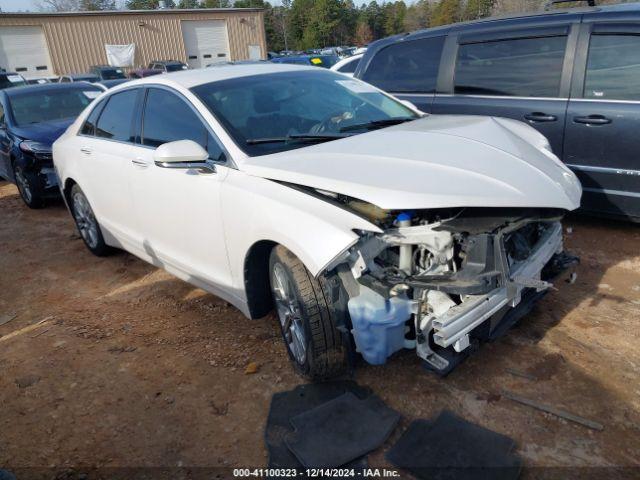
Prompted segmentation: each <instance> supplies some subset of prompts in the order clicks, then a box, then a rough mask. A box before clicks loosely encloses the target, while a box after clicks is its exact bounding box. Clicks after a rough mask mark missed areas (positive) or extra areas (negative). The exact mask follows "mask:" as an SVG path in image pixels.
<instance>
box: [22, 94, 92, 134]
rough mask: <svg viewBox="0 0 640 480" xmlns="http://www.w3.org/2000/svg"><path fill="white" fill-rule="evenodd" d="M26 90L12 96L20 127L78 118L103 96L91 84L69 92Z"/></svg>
mask: <svg viewBox="0 0 640 480" xmlns="http://www.w3.org/2000/svg"><path fill="white" fill-rule="evenodd" d="M21 90H22V89H21ZM25 90H26V92H20V93H17V92H16V94H14V95H11V96H10V97H9V103H10V106H11V112H12V113H13V119H14V122H15V124H16V126H18V127H21V126H25V125H30V124H33V123H41V122H51V121H55V120H62V119H66V118H73V117H77V116H78V115H79V114H80V112H82V110H84V108H85V107H86V106H87V105H89V104H90V103H91V101H92V100H93V99H94V98H96V97H97V96H98V95H100V93H102V89H99V88H95V87H93V86H89V85H86V86H84V87H78V88H68V89H67V88H64V89H57V88H56V89H50V90H48V89H45V90H37V91H34V90H30V89H25Z"/></svg>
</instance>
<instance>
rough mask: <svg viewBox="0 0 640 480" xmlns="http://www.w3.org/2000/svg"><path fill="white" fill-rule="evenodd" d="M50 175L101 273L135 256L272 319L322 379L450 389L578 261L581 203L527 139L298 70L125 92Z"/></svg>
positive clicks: (146, 83) (295, 354) (66, 148)
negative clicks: (571, 222)
mask: <svg viewBox="0 0 640 480" xmlns="http://www.w3.org/2000/svg"><path fill="white" fill-rule="evenodd" d="M53 156H54V162H55V166H56V169H57V173H58V175H59V177H60V185H61V189H62V192H63V195H64V198H65V200H66V201H67V204H68V206H69V208H70V211H71V213H72V214H73V217H74V219H75V221H76V224H77V226H78V229H79V231H80V233H81V235H82V238H83V239H84V241H85V243H86V245H87V247H88V248H89V249H90V250H91V251H92V252H93V253H95V254H97V255H105V254H107V253H109V251H110V250H112V248H113V247H117V248H122V249H125V250H127V251H129V252H131V253H133V254H135V255H137V256H139V257H140V258H142V259H144V260H147V261H149V262H151V263H153V264H155V265H158V266H160V267H163V268H165V269H166V270H168V271H169V272H172V273H173V274H175V275H176V276H178V277H180V278H182V279H184V280H186V281H188V282H191V283H192V284H194V285H196V286H198V287H201V288H203V289H205V290H207V291H209V292H212V293H214V294H216V295H218V296H220V297H222V298H223V299H225V300H227V301H229V302H231V303H232V304H234V305H235V306H237V307H238V308H239V309H240V310H241V311H242V312H243V313H244V314H245V315H247V316H248V317H252V318H258V317H262V316H264V315H266V314H267V313H268V312H269V311H271V310H272V309H273V308H274V306H275V308H276V310H277V314H278V316H279V319H280V323H281V326H282V334H283V338H284V340H285V343H286V346H287V349H288V351H289V355H290V357H291V359H292V360H293V362H294V363H295V365H296V366H297V368H298V369H299V371H300V372H302V373H303V374H305V375H308V376H309V377H312V378H326V377H330V376H334V375H337V374H340V373H341V372H343V371H344V370H345V369H346V368H348V366H349V363H350V361H351V360H353V358H354V357H355V354H356V352H357V353H359V354H360V355H361V356H362V357H363V358H364V360H365V361H367V362H369V363H372V364H382V363H385V362H386V361H387V360H388V359H389V357H390V356H391V355H393V354H394V353H395V352H397V351H399V350H401V349H414V350H415V352H416V354H417V355H418V356H419V357H420V358H422V359H423V360H424V362H425V364H426V365H427V366H428V367H429V368H431V369H433V370H436V371H438V372H440V373H447V372H448V371H450V370H451V369H452V368H453V367H454V366H455V365H456V364H457V363H458V362H459V360H460V359H461V358H463V357H464V356H465V355H466V354H467V353H468V352H469V351H470V350H471V349H472V348H473V346H474V345H475V344H477V343H478V342H479V341H481V340H486V339H491V338H494V337H495V336H497V335H499V334H500V333H502V332H503V331H504V330H505V329H506V328H508V327H509V326H510V325H511V324H512V323H514V321H515V320H516V319H517V318H518V317H520V316H522V314H523V313H526V311H527V310H528V309H529V308H530V306H531V304H532V303H533V302H534V301H535V300H537V299H538V298H539V297H540V296H541V295H543V294H544V293H545V292H546V291H547V290H548V289H549V288H550V286H551V284H550V283H548V280H549V278H550V277H551V276H552V275H553V274H554V273H557V272H558V270H559V269H561V268H562V267H563V266H565V265H566V263H567V262H569V261H571V259H570V258H569V257H568V256H567V255H565V254H563V247H562V229H561V225H560V220H561V218H562V216H563V215H564V214H565V213H566V212H568V211H570V210H574V209H576V208H577V207H578V206H579V203H580V196H581V187H580V184H579V182H578V180H577V179H576V177H575V176H574V174H573V173H572V172H571V171H570V170H569V169H567V168H566V167H565V166H564V165H563V164H562V163H561V162H560V161H559V160H558V159H557V158H556V156H555V155H553V153H551V151H550V148H549V144H548V142H547V141H546V139H545V138H544V137H543V136H541V135H540V134H539V133H537V132H536V131H535V130H534V129H533V128H530V127H529V126H527V125H526V124H524V123H520V122H516V121H513V120H506V119H500V118H490V117H470V116H467V117H464V116H436V115H429V116H425V115H423V114H421V113H420V112H418V111H417V110H415V108H412V107H411V105H409V104H405V103H402V102H399V101H398V100H396V99H395V98H393V97H391V96H389V95H387V94H385V93H383V92H381V91H379V90H377V89H376V88H374V87H371V86H370V85H368V84H366V83H363V82H361V81H359V80H352V79H348V78H345V77H344V76H342V75H339V74H336V73H333V72H330V71H327V70H323V69H315V68H307V67H298V66H293V65H291V66H288V65H269V64H265V65H237V66H228V67H225V68H220V69H203V70H194V71H187V72H180V73H175V74H168V75H164V76H162V77H151V78H148V79H144V80H140V81H136V82H130V83H127V84H124V85H122V86H120V87H117V88H114V89H112V90H109V91H108V92H105V93H104V94H102V95H101V97H99V98H98V99H97V100H95V101H94V102H93V104H92V105H91V106H90V107H89V108H88V109H87V110H86V111H85V112H84V113H83V114H82V115H81V116H80V117H79V118H78V119H77V121H76V122H75V123H74V124H73V125H72V126H71V127H70V128H69V129H68V130H67V132H66V133H65V134H64V135H63V136H62V137H61V138H60V139H59V140H58V141H57V142H56V143H55V144H54V147H53ZM212 328H215V326H212Z"/></svg>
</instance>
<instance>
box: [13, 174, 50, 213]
mask: <svg viewBox="0 0 640 480" xmlns="http://www.w3.org/2000/svg"><path fill="white" fill-rule="evenodd" d="M12 167H13V178H15V181H16V186H17V187H18V192H19V193H20V198H22V201H23V202H24V204H25V205H26V206H27V207H29V208H33V209H34V210H37V209H40V208H43V207H44V206H45V204H46V202H45V198H44V185H42V180H40V178H39V177H38V175H37V174H35V173H32V172H28V171H26V170H25V169H24V167H22V166H21V165H16V163H15V162H13V164H12Z"/></svg>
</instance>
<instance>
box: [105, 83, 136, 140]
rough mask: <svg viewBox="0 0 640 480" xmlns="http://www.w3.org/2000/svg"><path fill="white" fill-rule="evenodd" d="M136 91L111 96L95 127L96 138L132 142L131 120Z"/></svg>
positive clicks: (133, 112) (133, 113)
mask: <svg viewBox="0 0 640 480" xmlns="http://www.w3.org/2000/svg"><path fill="white" fill-rule="evenodd" d="M137 96H138V90H137V89H136V90H127V91H125V92H122V93H116V94H114V95H111V96H110V97H109V99H108V100H107V104H106V105H105V107H104V109H103V110H102V114H101V115H100V118H99V119H98V123H97V125H96V137H101V138H108V139H111V140H118V141H120V142H133V141H134V138H133V129H132V125H133V118H134V115H135V110H136V108H135V107H136V99H137Z"/></svg>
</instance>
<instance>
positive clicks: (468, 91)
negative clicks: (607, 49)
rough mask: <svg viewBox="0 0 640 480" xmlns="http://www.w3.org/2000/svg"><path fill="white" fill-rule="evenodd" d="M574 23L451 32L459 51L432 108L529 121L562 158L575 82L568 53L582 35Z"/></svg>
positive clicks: (434, 110) (453, 57)
mask: <svg viewBox="0 0 640 480" xmlns="http://www.w3.org/2000/svg"><path fill="white" fill-rule="evenodd" d="M571 28H572V27H571V26H570V24H566V25H557V26H554V27H553V28H527V29H522V30H510V31H502V32H493V33H482V32H479V33H475V34H471V33H468V34H460V35H457V36H456V35H453V36H451V37H450V38H449V39H448V40H447V41H448V42H455V43H457V52H456V53H455V54H454V55H453V56H452V60H451V64H450V66H449V71H448V74H449V76H450V79H449V82H448V83H449V87H448V88H449V92H448V93H446V92H442V93H438V94H437V95H436V97H435V99H434V102H433V108H432V112H433V113H452V114H470V115H489V116H496V117H506V118H513V119H515V120H520V121H522V122H526V123H528V124H529V125H531V126H532V127H534V128H535V129H536V130H538V131H539V132H540V133H542V134H543V135H544V136H545V137H547V138H548V139H549V143H550V144H551V147H552V149H553V151H554V153H555V154H556V155H558V156H559V157H561V156H562V146H563V137H564V121H565V114H566V109H567V102H568V100H567V97H568V91H569V82H570V67H571V63H570V57H571V55H569V54H568V52H569V51H571V50H572V47H571V45H573V42H571V41H570V39H572V38H574V37H577V31H576V32H575V33H573V36H572V35H570V32H571ZM568 46H569V48H568ZM448 47H449V44H447V46H445V49H447V48H448ZM449 50H450V49H449ZM567 65H568V66H567ZM566 72H568V73H566ZM443 73H444V75H447V71H444V72H443Z"/></svg>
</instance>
